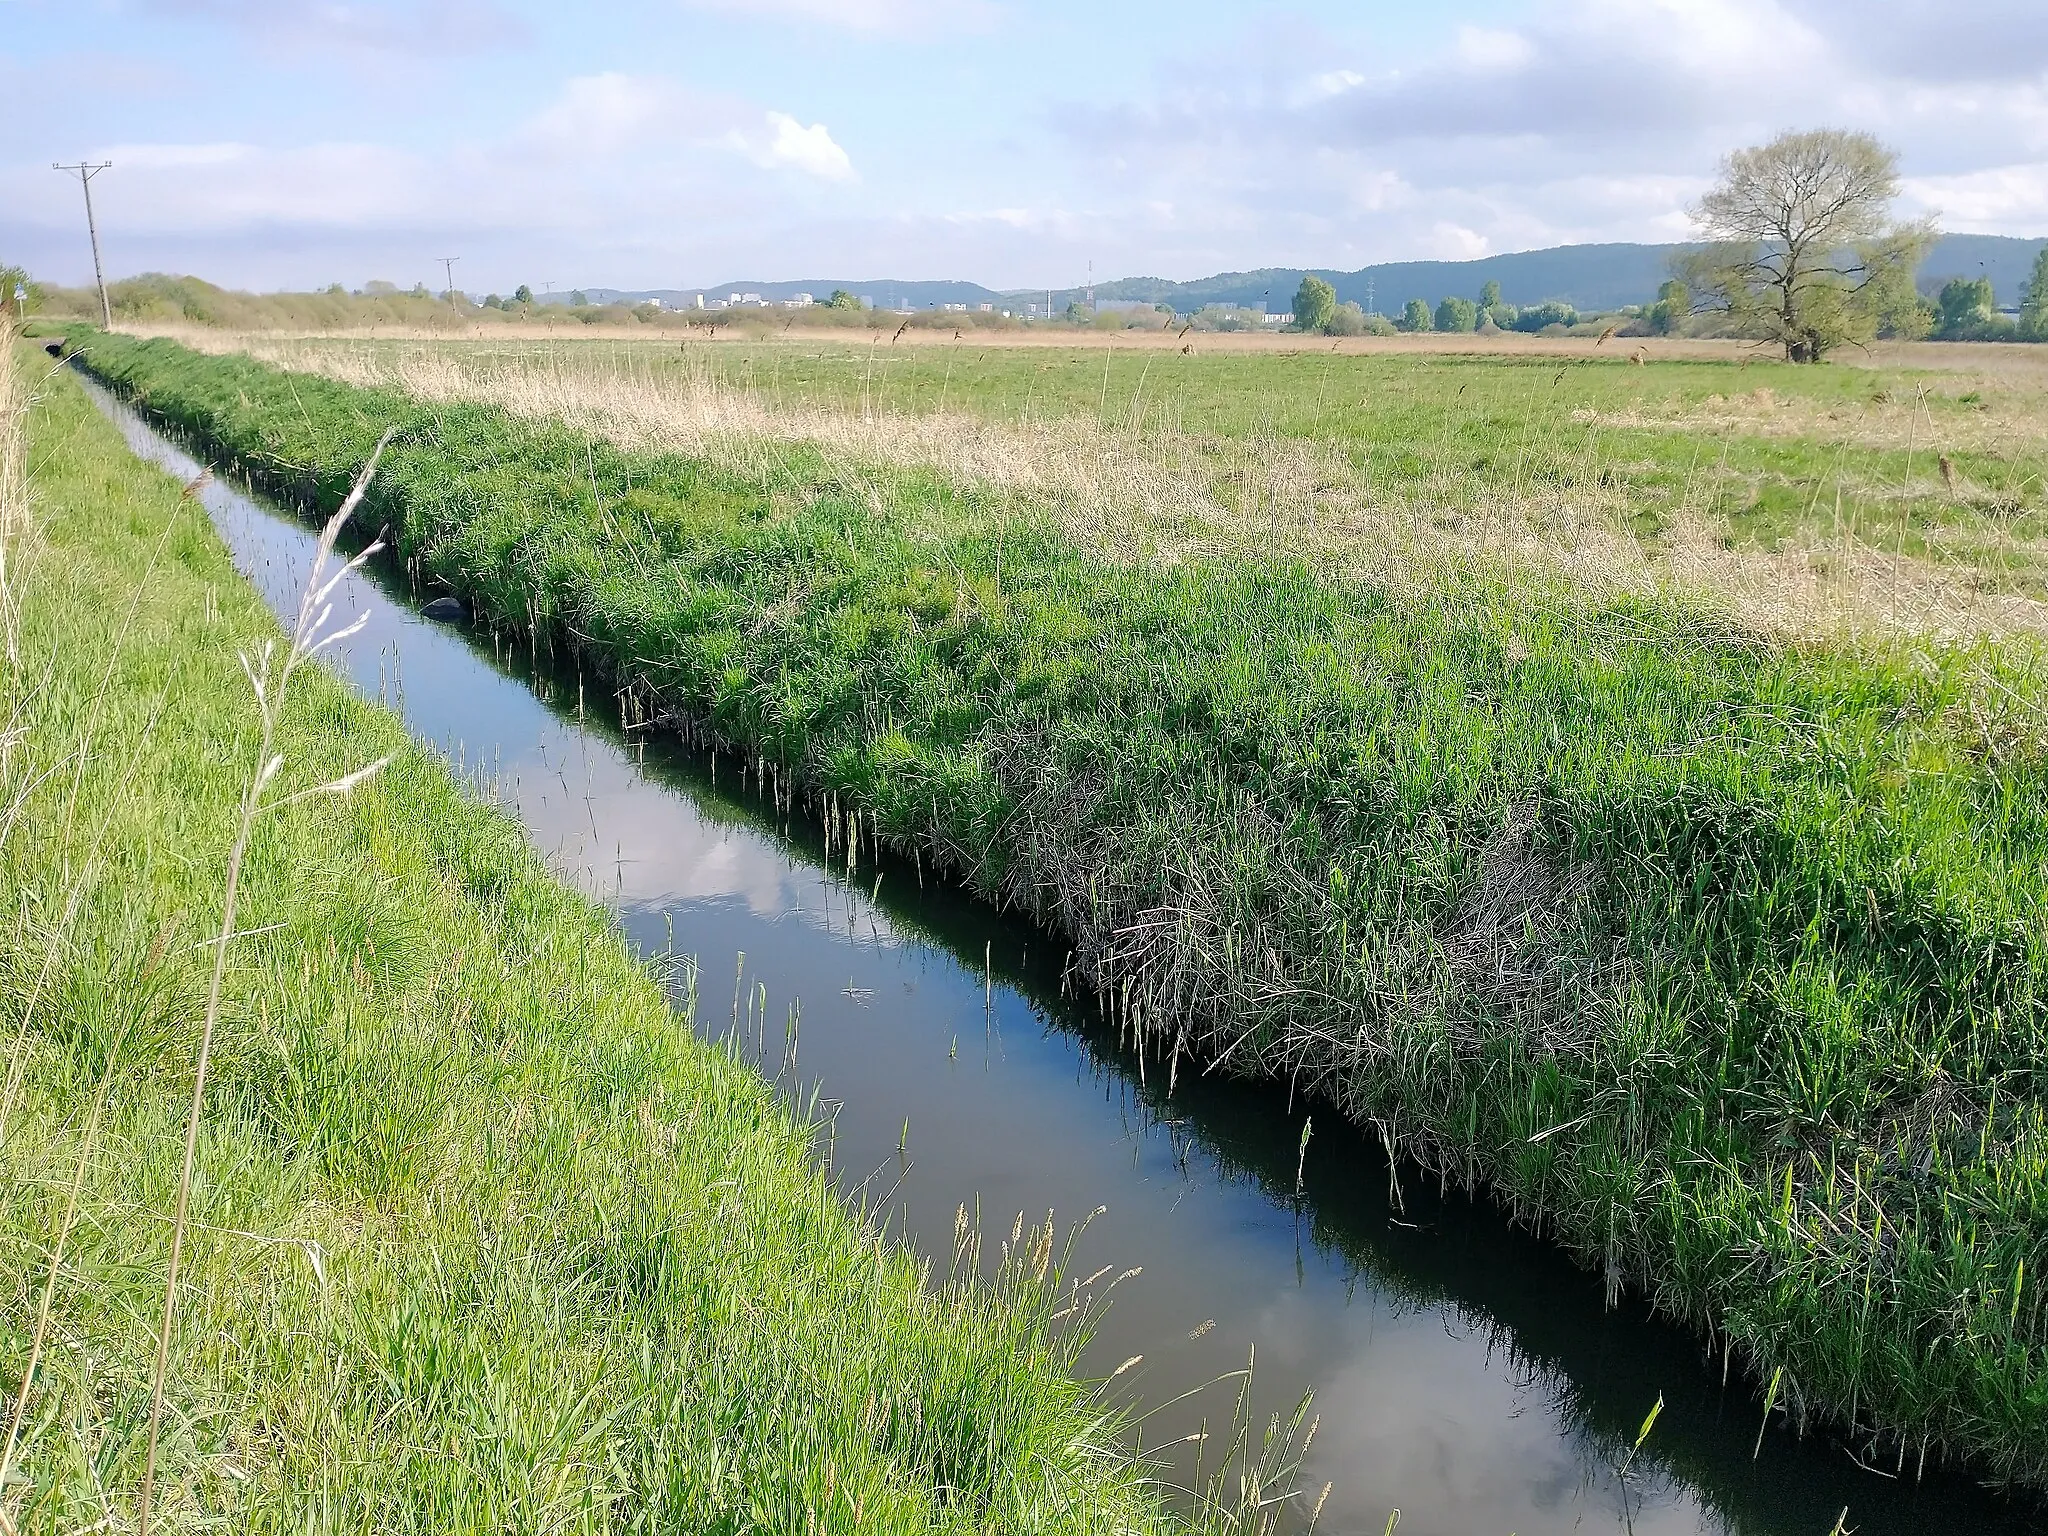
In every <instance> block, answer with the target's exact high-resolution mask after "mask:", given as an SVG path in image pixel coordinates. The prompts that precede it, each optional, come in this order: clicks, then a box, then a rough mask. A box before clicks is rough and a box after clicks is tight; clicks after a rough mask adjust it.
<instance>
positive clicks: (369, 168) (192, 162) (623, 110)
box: [0, 73, 854, 240]
mask: <svg viewBox="0 0 2048 1536" xmlns="http://www.w3.org/2000/svg"><path fill="white" fill-rule="evenodd" d="M95 158H105V159H110V160H112V161H113V162H114V163H115V166H116V168H117V169H118V170H119V172H120V173H121V174H120V175H118V176H116V175H112V174H110V175H108V176H107V177H104V178H102V179H101V180H99V181H97V182H95V183H94V189H93V190H94V194H95V198H96V200H97V201H98V202H99V203H100V204H101V205H102V207H103V209H104V210H105V211H106V212H107V214H108V215H109V219H108V223H109V227H110V228H112V229H116V230H119V231H120V232H121V233H122V234H123V235H126V236H138V235H184V236H195V237H197V236H203V237H206V238H209V239H218V238H221V237H225V236H229V235H237V234H240V235H247V234H249V233H251V232H254V231H259V230H262V231H270V232H279V231H299V232H300V233H301V235H302V236H305V237H310V236H312V235H313V234H315V233H316V232H321V231H326V232H337V231H378V230H383V231H399V230H433V231H441V232H445V234H447V235H451V236H452V235H454V234H457V233H461V232H465V231H467V232H470V233H476V232H480V231H486V230H491V231H502V232H523V233H529V234H532V235H534V236H536V237H540V236H543V235H545V234H547V233H549V232H551V231H553V232H578V233H581V234H586V235H589V236H592V237H595V238H598V239H603V238H606V237H607V236H611V237H616V238H619V239H621V240H625V239H628V238H630V237H631V235H632V233H634V232H636V226H637V227H639V229H641V230H644V225H645V221H646V220H647V216H648V213H649V210H650V209H656V210H659V209H663V208H680V207H685V206H691V205H694V204H696V203H698V202H701V200H703V199H705V198H714V199H716V201H717V202H718V204H719V206H720V207H721V208H722V209H724V210H726V212H727V214H728V216H731V217H738V216H741V215H743V214H744V215H745V216H749V217H756V218H762V217H767V216H770V215H771V214H772V211H773V210H774V209H775V207H776V206H777V204H778V202H779V201H781V200H783V199H784V198H785V195H786V194H789V193H791V192H800V190H801V187H802V186H804V185H807V184H815V183H820V182H825V183H829V182H844V181H849V180H851V179H853V177H854V170H853V164H852V162H851V160H850V159H849V158H848V157H847V154H846V151H845V150H844V149H842V148H841V147H840V146H839V145H838V143H836V142H835V141H834V140H833V138H832V135H831V133H830V132H829V131H828V130H827V129H826V127H825V125H824V124H822V123H813V124H812V125H810V126H809V127H805V126H803V125H802V124H801V123H799V122H798V121H797V119H796V118H794V117H792V116H790V115H789V114H788V113H785V112H776V111H765V112H764V111H763V110H762V109H760V108H759V107H756V106H752V105H750V104H748V103H746V102H744V101H741V100H738V99H736V98H733V97H729V96H720V95H707V94H704V93H701V92H695V91H691V90H689V89H687V88H685V87H683V86H680V85H678V84H677V83H676V82H674V81H671V80H667V79H664V78H661V77H656V76H640V75H627V74H617V73H614V74H603V75H589V76H584V77H581V78H578V79H574V80H571V81H568V82H567V83H566V84H565V85H564V86H563V87H562V88H561V90H560V91H559V93H558V94H557V95H556V97H555V99H554V100H553V101H551V102H549V103H548V104H547V105H546V106H545V107H544V108H542V109H541V110H540V111H538V112H536V113H534V114H533V115H532V116H530V117H529V118H528V119H527V120H526V121H525V122H524V123H522V124H521V125H519V126H518V127H516V128H515V129H514V130H512V131H511V132H510V133H509V134H507V135H505V136H504V137H503V138H500V139H497V140H494V141H486V142H480V143H470V144H460V143H458V144H456V145H454V146H451V147H450V148H449V149H448V150H447V151H445V152H442V153H436V154H432V155H428V154H423V153H420V152H417V151H413V150H409V149H399V148H395V147H392V146H389V145H383V144H375V143H359V142H338V143H315V144H305V145H297V146H266V145H255V144H248V143H241V142H233V141H226V142H208V143H187V144H180V143H134V144H116V145H113V146H111V147H107V148H104V149H102V150H98V151H95ZM34 169H35V168H34V167H33V166H27V167H18V168H14V169H12V170H10V171H9V172H7V173H6V174H4V175H0V203H5V204H6V205H8V206H9V207H10V208H12V209H15V210H18V211H19V213H20V215H21V216H22V217H23V218H24V219H25V220H27V221H30V222H34V223H38V224H44V225H56V226H59V227H64V226H68V225H69V223H71V222H72V221H73V219H74V214H75V210H74V209H73V208H72V206H71V204H72V202H73V201H75V195H74V197H73V198H71V199H66V198H65V197H64V196H63V195H62V194H63V193H64V188H63V186H62V185H61V184H57V185H52V186H44V185H43V184H42V182H43V181H49V182H51V183H53V184H54V183H56V178H54V177H51V176H49V175H48V173H47V172H45V173H44V175H43V178H42V179H41V180H38V179H37V178H35V176H34V175H33V171H34ZM764 169H766V170H775V171H791V172H796V173H798V174H797V175H796V176H795V177H794V178H792V177H788V176H774V177H763V176H762V175H761V174H760V172H761V171H762V170H764Z"/></svg>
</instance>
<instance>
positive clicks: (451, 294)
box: [434, 256, 462, 304]
mask: <svg viewBox="0 0 2048 1536" xmlns="http://www.w3.org/2000/svg"><path fill="white" fill-rule="evenodd" d="M434 259H435V260H436V261H438V262H440V263H441V270H442V271H444V272H446V273H447V274H448V287H447V289H446V292H447V294H448V302H449V303H450V304H453V303H454V302H455V263H457V262H458V261H460V260H462V258H461V257H460V256H436V257H435V258H434Z"/></svg>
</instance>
